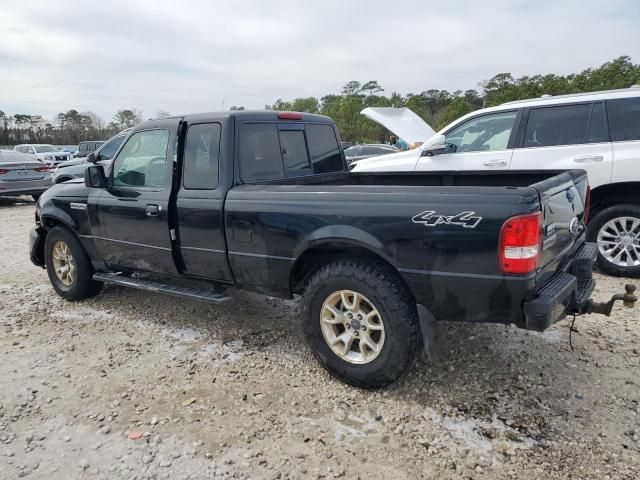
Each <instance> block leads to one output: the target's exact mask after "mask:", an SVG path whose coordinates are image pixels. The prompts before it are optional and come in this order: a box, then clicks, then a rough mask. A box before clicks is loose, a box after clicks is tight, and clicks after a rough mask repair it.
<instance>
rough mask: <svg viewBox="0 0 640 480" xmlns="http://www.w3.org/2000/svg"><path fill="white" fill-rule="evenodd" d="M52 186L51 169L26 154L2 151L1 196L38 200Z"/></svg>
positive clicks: (0, 154)
mask: <svg viewBox="0 0 640 480" xmlns="http://www.w3.org/2000/svg"><path fill="white" fill-rule="evenodd" d="M51 185H52V182H51V172H50V171H49V167H48V166H47V165H45V164H44V163H42V162H41V161H40V160H37V159H35V158H33V157H32V156H31V155H27V154H26V153H21V152H16V151H11V150H0V196H13V195H16V196H17V195H31V196H32V197H33V199H34V200H37V199H38V198H39V197H40V195H41V194H42V192H44V191H45V190H46V189H47V188H49V187H50V186H51Z"/></svg>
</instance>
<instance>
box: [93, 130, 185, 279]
mask: <svg viewBox="0 0 640 480" xmlns="http://www.w3.org/2000/svg"><path fill="white" fill-rule="evenodd" d="M178 123H179V120H178V119H167V120H163V121H159V122H154V124H153V126H150V127H149V128H148V129H144V130H139V131H137V132H135V133H133V134H132V135H131V136H130V137H129V138H128V139H127V140H126V142H125V143H124V145H123V146H122V148H121V149H120V151H119V152H118V153H117V156H116V157H115V159H114V160H113V163H112V164H111V169H110V171H109V173H108V175H109V177H110V182H109V184H110V186H109V187H108V188H106V189H91V193H90V195H89V199H88V211H89V219H90V222H91V229H92V233H93V236H94V240H95V244H96V246H97V248H98V250H99V251H100V253H101V254H102V257H103V259H104V261H105V263H106V264H107V265H108V266H109V267H110V268H112V269H114V270H115V269H127V268H132V269H135V270H143V271H148V272H154V273H161V274H169V275H171V274H176V273H177V270H176V267H175V264H174V260H173V255H172V251H171V246H172V245H171V238H170V235H169V215H168V213H169V212H168V206H169V197H170V194H171V182H172V173H173V164H174V160H173V159H174V146H175V143H176V132H177V129H178Z"/></svg>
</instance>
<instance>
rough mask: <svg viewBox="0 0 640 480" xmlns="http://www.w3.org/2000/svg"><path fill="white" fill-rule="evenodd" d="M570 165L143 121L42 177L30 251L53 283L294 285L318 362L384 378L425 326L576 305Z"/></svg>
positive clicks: (274, 290)
mask: <svg viewBox="0 0 640 480" xmlns="http://www.w3.org/2000/svg"><path fill="white" fill-rule="evenodd" d="M588 198H589V197H588V185H587V177H586V174H585V173H584V172H583V171H580V170H574V171H569V172H549V171H546V172H530V171H529V172H514V171H510V172H504V173H498V172H490V173H487V172H464V173H457V172H438V173H422V172H421V173H413V172H410V173H404V174H393V173H391V174H390V173H384V174H377V173H372V174H349V173H348V171H347V169H346V164H345V160H344V154H343V151H342V147H341V146H340V142H339V136H338V132H337V130H336V127H335V125H334V123H333V122H332V121H331V120H330V119H329V118H327V117H323V116H318V115H309V114H299V113H290V112H280V113H277V112H269V111H264V112H225V113H219V114H196V115H186V116H181V117H175V118H169V119H163V120H157V121H149V122H144V123H142V124H140V125H139V126H137V127H136V128H135V129H134V130H133V131H132V132H131V133H130V134H129V135H128V137H127V139H126V140H125V141H124V142H123V144H122V146H121V147H120V149H119V150H118V152H117V154H116V155H115V157H114V160H113V162H112V163H111V165H110V166H109V167H108V168H107V169H106V171H105V169H104V167H103V166H99V165H96V166H91V167H89V168H88V170H87V172H86V175H85V179H84V183H81V181H80V180H72V181H69V182H66V183H63V184H59V185H55V186H54V187H52V188H50V189H49V190H48V191H47V192H46V193H45V194H44V195H43V196H42V197H41V198H40V200H39V202H38V204H37V207H36V227H35V228H34V229H33V231H32V233H31V258H32V261H33V263H35V264H36V265H39V266H42V267H46V269H47V272H48V275H49V279H50V281H51V283H52V285H53V287H54V289H55V290H56V292H58V294H60V295H61V296H62V297H64V298H66V299H68V300H80V299H83V298H87V297H89V296H92V295H96V294H98V292H100V289H101V287H102V285H103V283H112V284H118V285H126V286H131V287H135V288H141V289H146V290H150V291H154V292H161V293H167V294H170V295H176V296H182V297H187V298H198V299H202V300H205V301H209V302H213V303H216V302H224V301H228V300H229V299H230V298H229V297H228V296H227V294H226V293H225V290H226V289H227V287H236V288H244V289H248V290H253V291H257V292H260V293H264V294H269V295H274V296H279V297H291V296H292V295H293V294H298V293H299V294H302V295H303V312H304V317H303V319H304V331H305V333H306V336H307V338H308V340H309V343H310V345H311V347H312V349H313V350H314V352H315V353H316V355H317V357H318V359H319V360H320V362H322V364H323V365H324V366H325V367H326V368H327V369H328V370H329V371H330V372H331V373H333V374H334V375H335V376H337V377H339V378H341V379H342V380H344V381H347V382H349V383H351V384H354V385H357V386H361V387H369V388H375V387H381V386H384V385H387V384H389V383H390V382H393V381H394V380H396V379H397V378H398V377H399V376H400V375H401V374H402V373H404V372H405V371H406V370H407V369H408V368H409V367H410V365H411V364H412V361H413V360H414V358H415V356H416V354H417V353H418V352H419V350H420V349H421V347H422V345H423V343H424V341H425V338H423V337H424V336H427V335H428V333H427V329H426V328H424V327H425V323H426V321H427V319H429V318H431V317H435V318H436V319H438V320H456V321H470V322H499V323H513V324H516V325H517V326H519V327H522V328H527V329H532V330H538V331H541V330H544V329H545V328H547V327H549V326H550V325H551V324H553V323H554V322H556V321H558V320H559V319H561V318H563V317H564V316H565V315H566V314H567V313H568V312H569V313H588V312H600V313H610V311H611V307H612V306H613V302H614V301H615V300H616V299H620V300H624V301H625V302H626V304H627V305H632V304H633V302H634V301H635V297H633V295H632V293H633V291H632V288H631V287H629V290H628V291H627V293H626V294H624V295H618V296H616V297H615V298H613V299H612V300H611V301H610V302H609V303H607V304H596V303H594V302H591V301H590V300H589V295H590V293H591V292H592V290H593V288H594V280H593V278H592V275H591V268H592V264H593V260H594V258H595V256H596V254H597V250H596V248H595V246H594V245H592V244H586V243H585V241H584V235H585V234H584V231H585V227H584V224H585V221H586V220H587V218H586V217H587V212H588ZM427 340H428V338H427Z"/></svg>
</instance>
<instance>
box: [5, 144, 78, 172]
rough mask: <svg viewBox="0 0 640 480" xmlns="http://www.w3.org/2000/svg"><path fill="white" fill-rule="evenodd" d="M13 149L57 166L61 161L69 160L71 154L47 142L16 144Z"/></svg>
mask: <svg viewBox="0 0 640 480" xmlns="http://www.w3.org/2000/svg"><path fill="white" fill-rule="evenodd" d="M13 150H14V151H16V152H20V153H26V154H28V155H32V156H33V157H35V158H37V159H38V160H41V161H42V162H44V163H46V164H47V165H48V166H49V167H55V166H56V165H57V164H59V163H60V162H64V161H65V160H69V159H70V158H71V154H70V153H69V152H64V151H62V150H60V149H59V148H56V147H54V146H53V145H49V144H45V143H26V144H22V145H16V146H15V147H13Z"/></svg>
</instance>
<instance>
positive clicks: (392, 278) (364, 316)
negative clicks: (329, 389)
mask: <svg viewBox="0 0 640 480" xmlns="http://www.w3.org/2000/svg"><path fill="white" fill-rule="evenodd" d="M303 311H304V331H305V335H306V337H307V340H308V342H309V344H310V345H311V348H312V349H313V351H314V353H315V355H316V357H317V358H318V359H319V361H320V363H321V364H322V365H323V366H324V367H325V368H326V369H327V370H328V371H329V372H330V373H331V374H332V375H334V376H335V377H337V378H339V379H340V380H342V381H344V382H347V383H349V384H351V385H355V386H357V387H362V388H380V387H384V386H386V385H389V384H390V383H393V382H395V381H396V380H398V378H400V377H401V376H402V375H403V374H404V373H406V372H407V371H408V370H409V368H410V367H411V365H412V364H413V362H414V360H415V358H416V356H417V353H418V352H419V350H420V347H421V336H420V332H419V326H418V325H419V324H418V314H417V309H416V305H415V302H414V301H413V299H412V297H411V295H410V294H409V293H408V292H407V291H406V288H405V286H404V284H403V283H402V282H401V280H400V279H399V278H398V277H397V275H396V273H395V272H393V271H392V270H391V269H390V268H388V267H386V266H384V265H381V264H378V263H374V262H368V261H365V260H342V261H337V262H335V263H331V264H329V265H326V266H324V267H322V268H321V269H320V270H318V271H317V272H316V273H315V274H314V275H313V276H312V278H311V280H310V281H309V283H308V285H307V288H306V289H305V293H304V299H303Z"/></svg>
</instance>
